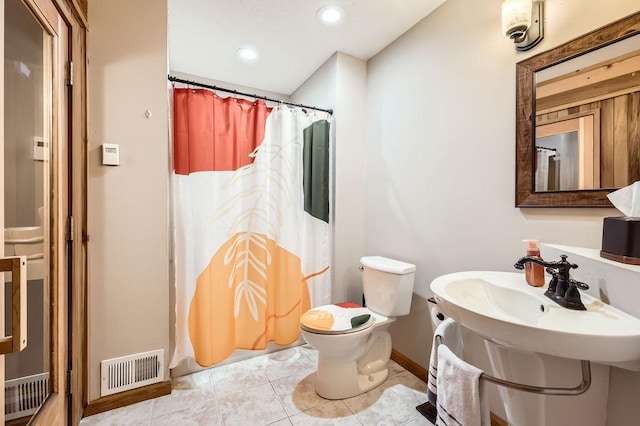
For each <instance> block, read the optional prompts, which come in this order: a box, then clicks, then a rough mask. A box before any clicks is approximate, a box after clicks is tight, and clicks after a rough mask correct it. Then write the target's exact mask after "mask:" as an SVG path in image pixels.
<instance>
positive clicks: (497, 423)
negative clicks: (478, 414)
mask: <svg viewBox="0 0 640 426" xmlns="http://www.w3.org/2000/svg"><path fill="white" fill-rule="evenodd" d="M489 414H491V426H509V423H507V422H506V421H505V420H502V419H501V418H500V417H498V416H496V415H495V414H493V413H489Z"/></svg>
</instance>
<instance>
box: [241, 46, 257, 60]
mask: <svg viewBox="0 0 640 426" xmlns="http://www.w3.org/2000/svg"><path fill="white" fill-rule="evenodd" d="M237 54H238V57H239V58H240V59H241V60H243V61H244V62H255V61H257V60H258V51H257V50H256V49H255V48H253V47H247V46H245V47H241V48H240V49H238V51H237Z"/></svg>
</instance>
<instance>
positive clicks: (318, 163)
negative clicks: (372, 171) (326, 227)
mask: <svg viewBox="0 0 640 426" xmlns="http://www.w3.org/2000/svg"><path fill="white" fill-rule="evenodd" d="M330 128H331V126H330V125H329V122H328V121H327V120H320V121H316V122H314V123H313V124H312V125H311V126H309V127H307V128H306V129H304V132H303V137H304V148H303V162H304V164H303V169H304V175H303V186H304V210H305V211H306V212H307V213H309V214H310V215H311V216H313V217H316V218H318V219H320V220H323V221H325V222H327V223H329V132H330Z"/></svg>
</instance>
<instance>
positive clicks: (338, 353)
mask: <svg viewBox="0 0 640 426" xmlns="http://www.w3.org/2000/svg"><path fill="white" fill-rule="evenodd" d="M361 263H362V266H363V268H362V270H363V285H364V295H365V300H366V301H367V307H361V306H359V305H356V304H353V303H342V304H337V305H324V306H319V307H315V308H312V309H311V310H309V311H307V312H305V313H304V314H303V315H302V317H301V320H300V329H301V332H302V336H303V338H304V339H305V341H306V342H307V343H308V344H309V345H310V346H311V347H313V348H314V349H316V350H317V351H318V372H317V375H316V392H317V393H318V395H320V396H322V397H323V398H327V399H344V398H349V397H352V396H355V395H359V394H361V393H364V392H367V391H369V390H371V389H373V388H374V387H376V386H378V385H380V384H381V383H383V382H384V381H385V380H386V379H387V377H388V375H389V369H388V366H387V365H388V362H389V359H390V357H391V335H390V334H389V332H388V330H387V329H388V327H389V325H390V324H391V323H392V322H393V321H395V317H396V316H400V315H406V314H408V313H409V308H410V306H411V298H412V295H413V277H414V272H415V266H414V265H411V264H408V263H404V262H400V261H397V260H393V259H388V258H383V257H378V256H370V257H363V258H362V259H361Z"/></svg>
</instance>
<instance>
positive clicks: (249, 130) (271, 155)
mask: <svg viewBox="0 0 640 426" xmlns="http://www.w3.org/2000/svg"><path fill="white" fill-rule="evenodd" d="M332 120H333V119H332V117H331V116H330V115H329V114H327V113H322V112H312V113H307V112H306V111H304V110H303V109H301V108H288V107H286V106H284V105H279V106H277V107H274V108H270V107H268V106H267V105H266V104H265V103H264V102H263V101H249V100H245V99H236V98H234V97H227V98H222V97H219V96H217V95H216V94H215V93H214V92H212V91H209V90H203V89H197V90H195V89H190V88H189V89H179V88H175V89H173V139H174V140H173V172H172V175H171V187H172V221H173V224H172V225H173V226H172V229H173V233H174V235H173V237H174V238H173V241H174V267H175V286H176V348H175V352H174V355H173V359H172V361H171V365H170V366H171V367H175V366H177V365H178V363H180V361H182V360H184V359H186V358H193V359H195V361H196V362H197V363H198V364H199V365H201V366H210V365H213V364H216V363H219V362H221V361H223V360H224V359H225V358H227V357H228V356H229V355H231V354H232V353H233V352H234V350H236V349H249V350H260V349H265V348H266V346H267V343H268V342H270V341H273V342H275V343H276V344H279V345H286V344H290V343H293V342H295V341H296V340H297V339H298V335H299V322H300V315H301V314H302V313H304V312H305V311H306V310H308V309H309V308H310V307H312V306H317V305H321V304H327V303H329V301H330V288H331V286H330V280H329V278H330V273H329V267H330V259H331V233H330V228H329V226H330V222H331V220H330V211H331V206H330V199H331V194H330V188H331V185H330V175H331V171H330V141H331V125H332Z"/></svg>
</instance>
